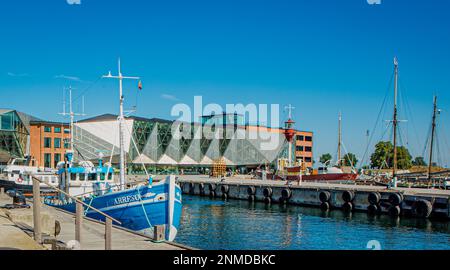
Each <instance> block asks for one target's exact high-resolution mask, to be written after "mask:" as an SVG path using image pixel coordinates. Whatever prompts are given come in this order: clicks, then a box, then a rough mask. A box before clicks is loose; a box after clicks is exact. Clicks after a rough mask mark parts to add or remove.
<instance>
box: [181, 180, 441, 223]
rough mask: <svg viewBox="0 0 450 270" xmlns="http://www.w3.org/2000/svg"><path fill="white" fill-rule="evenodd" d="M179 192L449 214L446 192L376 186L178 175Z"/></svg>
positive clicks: (426, 214) (418, 214)
mask: <svg viewBox="0 0 450 270" xmlns="http://www.w3.org/2000/svg"><path fill="white" fill-rule="evenodd" d="M178 183H179V184H180V186H181V189H182V192H183V194H190V195H196V196H204V197H210V198H222V199H238V200H249V201H258V202H264V203H266V204H280V203H281V204H289V205H297V206H309V207H320V208H322V209H323V210H324V211H328V210H335V209H336V210H342V211H346V212H353V211H359V212H367V213H368V214H371V215H379V214H387V215H391V216H411V217H417V218H425V219H428V218H440V219H449V217H450V203H449V199H450V191H444V190H420V189H403V188H394V189H386V188H385V187H379V186H360V185H341V184H327V183H304V184H302V185H297V184H293V185H286V182H280V181H262V180H243V179H227V180H225V181H221V180H219V179H211V178H207V177H198V178H197V179H196V177H195V176H190V177H183V176H180V177H178Z"/></svg>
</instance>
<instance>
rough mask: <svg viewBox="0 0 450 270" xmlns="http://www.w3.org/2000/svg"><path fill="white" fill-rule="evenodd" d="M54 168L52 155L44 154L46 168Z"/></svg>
mask: <svg viewBox="0 0 450 270" xmlns="http://www.w3.org/2000/svg"><path fill="white" fill-rule="evenodd" d="M51 166H52V154H44V167H46V168H50V167H51Z"/></svg>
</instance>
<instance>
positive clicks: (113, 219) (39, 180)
mask: <svg viewBox="0 0 450 270" xmlns="http://www.w3.org/2000/svg"><path fill="white" fill-rule="evenodd" d="M31 177H32V178H33V179H34V180H36V181H38V182H39V183H42V184H45V185H47V186H48V187H50V188H51V189H54V190H56V191H58V192H60V193H62V194H64V195H66V196H67V197H69V198H71V199H72V200H75V201H76V202H77V203H81V204H82V205H84V206H86V207H87V208H89V209H92V210H94V211H95V212H97V213H99V214H100V215H102V216H104V217H106V218H107V219H110V220H112V221H114V222H116V223H118V224H119V225H122V222H120V221H118V220H117V219H115V218H113V217H111V216H109V215H107V214H105V213H103V212H102V211H100V210H98V209H97V208H95V207H92V206H90V205H88V204H86V203H84V202H82V201H80V200H79V199H77V198H75V197H74V196H72V195H70V194H68V193H66V192H64V191H63V190H61V189H59V188H57V187H54V186H52V185H50V184H49V183H47V182H45V181H43V180H41V179H39V178H37V177H36V176H34V175H31Z"/></svg>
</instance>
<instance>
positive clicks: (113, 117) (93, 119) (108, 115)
mask: <svg viewBox="0 0 450 270" xmlns="http://www.w3.org/2000/svg"><path fill="white" fill-rule="evenodd" d="M118 117H119V116H118V115H117V114H111V113H106V114H102V115H99V116H94V117H91V118H87V119H83V120H80V121H78V123H85V122H101V121H113V120H117V118H118ZM126 119H131V120H136V121H145V122H160V123H173V122H174V121H170V120H165V119H160V118H146V117H141V116H128V117H126Z"/></svg>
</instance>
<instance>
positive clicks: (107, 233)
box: [105, 218, 112, 250]
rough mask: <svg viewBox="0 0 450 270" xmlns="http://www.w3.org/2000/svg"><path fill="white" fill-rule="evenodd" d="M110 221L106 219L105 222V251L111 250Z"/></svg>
mask: <svg viewBox="0 0 450 270" xmlns="http://www.w3.org/2000/svg"><path fill="white" fill-rule="evenodd" d="M111 233H112V220H111V219H110V218H106V220H105V250H111V249H112V235H111Z"/></svg>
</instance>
